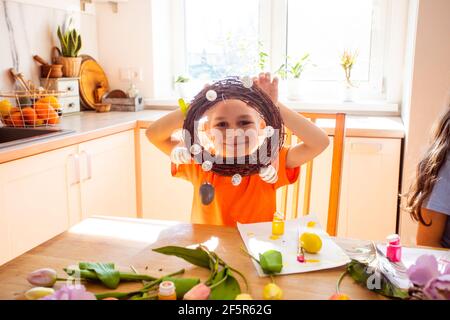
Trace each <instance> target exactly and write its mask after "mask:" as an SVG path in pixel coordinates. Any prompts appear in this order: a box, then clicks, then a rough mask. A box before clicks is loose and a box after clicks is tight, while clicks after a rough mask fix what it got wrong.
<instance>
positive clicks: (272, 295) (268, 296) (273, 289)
mask: <svg viewBox="0 0 450 320" xmlns="http://www.w3.org/2000/svg"><path fill="white" fill-rule="evenodd" d="M263 299H264V300H281V299H283V290H281V288H280V287H279V286H277V285H276V284H275V283H268V284H266V285H265V286H264V289H263Z"/></svg>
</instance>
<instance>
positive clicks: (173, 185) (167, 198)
mask: <svg viewBox="0 0 450 320" xmlns="http://www.w3.org/2000/svg"><path fill="white" fill-rule="evenodd" d="M140 131H141V132H140V146H141V168H142V169H141V171H142V215H143V217H144V218H147V219H164V220H178V221H187V222H188V221H190V217H191V207H192V197H193V187H192V185H191V183H190V182H188V181H186V180H183V179H180V178H174V177H172V175H171V173H170V159H169V157H168V156H167V155H166V154H164V153H163V152H161V151H160V150H158V149H157V148H156V147H155V146H154V145H153V144H151V143H150V142H149V141H148V139H147V137H146V135H145V130H140Z"/></svg>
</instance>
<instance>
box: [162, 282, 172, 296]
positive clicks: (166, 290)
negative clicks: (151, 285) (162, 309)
mask: <svg viewBox="0 0 450 320" xmlns="http://www.w3.org/2000/svg"><path fill="white" fill-rule="evenodd" d="M174 293H175V284H174V283H173V282H172V281H163V282H161V283H160V284H159V294H160V295H162V296H170V295H172V294H174Z"/></svg>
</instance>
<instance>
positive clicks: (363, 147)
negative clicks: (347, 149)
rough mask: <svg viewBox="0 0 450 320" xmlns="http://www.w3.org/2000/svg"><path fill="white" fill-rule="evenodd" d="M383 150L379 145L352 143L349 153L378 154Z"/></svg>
mask: <svg viewBox="0 0 450 320" xmlns="http://www.w3.org/2000/svg"><path fill="white" fill-rule="evenodd" d="M382 149H383V146H382V145H381V143H370V142H354V143H352V144H351V151H353V152H364V153H378V152H380V151H381V150H382Z"/></svg>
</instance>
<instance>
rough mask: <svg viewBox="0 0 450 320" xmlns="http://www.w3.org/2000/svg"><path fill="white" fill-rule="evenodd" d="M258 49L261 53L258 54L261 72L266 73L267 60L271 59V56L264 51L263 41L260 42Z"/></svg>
mask: <svg viewBox="0 0 450 320" xmlns="http://www.w3.org/2000/svg"><path fill="white" fill-rule="evenodd" d="M258 48H259V52H258V66H259V70H260V71H264V69H265V68H266V63H267V58H268V57H269V55H268V54H267V53H266V52H264V51H263V50H262V49H263V43H262V42H261V41H260V42H258Z"/></svg>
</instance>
